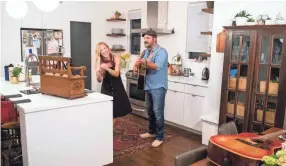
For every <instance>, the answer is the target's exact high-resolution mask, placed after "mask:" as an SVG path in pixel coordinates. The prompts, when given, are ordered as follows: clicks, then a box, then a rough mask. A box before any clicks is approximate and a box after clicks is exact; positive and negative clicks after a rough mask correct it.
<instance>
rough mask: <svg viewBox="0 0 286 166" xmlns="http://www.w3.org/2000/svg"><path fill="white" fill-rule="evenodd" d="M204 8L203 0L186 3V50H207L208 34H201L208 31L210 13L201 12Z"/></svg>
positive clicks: (205, 5) (205, 6)
mask: <svg viewBox="0 0 286 166" xmlns="http://www.w3.org/2000/svg"><path fill="white" fill-rule="evenodd" d="M205 8H207V4H206V2H205V1H202V2H195V3H189V5H188V20H187V52H208V47H209V35H202V34H201V32H209V31H210V24H209V23H210V22H209V21H210V15H209V14H208V13H205V12H202V9H205Z"/></svg>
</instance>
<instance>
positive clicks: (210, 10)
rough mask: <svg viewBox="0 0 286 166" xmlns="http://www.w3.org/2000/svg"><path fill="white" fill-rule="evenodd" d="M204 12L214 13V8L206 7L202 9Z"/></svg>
mask: <svg viewBox="0 0 286 166" xmlns="http://www.w3.org/2000/svg"><path fill="white" fill-rule="evenodd" d="M202 12H205V13H209V14H213V13H214V9H213V8H204V9H202Z"/></svg>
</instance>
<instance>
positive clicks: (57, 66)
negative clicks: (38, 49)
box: [39, 56, 87, 99]
mask: <svg viewBox="0 0 286 166" xmlns="http://www.w3.org/2000/svg"><path fill="white" fill-rule="evenodd" d="M70 62H71V58H68V57H61V56H39V68H40V81H41V88H40V91H41V93H43V94H49V95H55V96H59V97H64V98H68V99H74V98H79V97H84V96H86V95H87V94H86V93H85V78H86V76H84V71H85V70H86V67H85V66H81V67H71V66H70ZM73 70H79V71H80V74H79V75H73V74H72V71H73Z"/></svg>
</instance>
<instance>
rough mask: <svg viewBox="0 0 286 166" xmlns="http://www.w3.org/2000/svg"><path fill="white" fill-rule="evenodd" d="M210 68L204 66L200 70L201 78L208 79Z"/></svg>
mask: <svg viewBox="0 0 286 166" xmlns="http://www.w3.org/2000/svg"><path fill="white" fill-rule="evenodd" d="M209 75H210V70H209V68H207V67H205V68H204V69H203V72H202V80H209Z"/></svg>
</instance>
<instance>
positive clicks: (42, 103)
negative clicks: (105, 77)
mask: <svg viewBox="0 0 286 166" xmlns="http://www.w3.org/2000/svg"><path fill="white" fill-rule="evenodd" d="M37 77H39V76H33V80H35V81H34V82H33V83H37V82H38V81H39V80H40V79H39V78H37ZM31 88H32V86H30V87H26V85H25V83H24V82H20V83H19V84H11V83H10V82H9V81H5V80H4V79H1V91H0V93H1V94H2V95H4V96H5V95H14V94H21V95H22V97H17V98H10V100H11V101H17V100H22V99H30V100H31V102H29V103H21V104H17V107H18V109H19V111H22V112H24V113H25V114H27V113H33V112H39V111H47V110H53V109H58V108H66V107H73V106H78V105H86V104H91V103H99V102H105V101H110V100H113V98H112V97H111V96H107V95H104V94H101V93H98V92H92V93H88V94H87V96H85V97H81V98H77V99H72V100H69V99H66V98H61V97H56V96H50V95H44V94H41V93H38V94H31V95H26V94H23V93H21V92H20V90H26V89H31Z"/></svg>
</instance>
